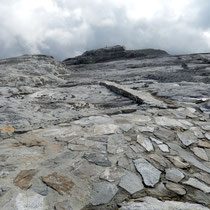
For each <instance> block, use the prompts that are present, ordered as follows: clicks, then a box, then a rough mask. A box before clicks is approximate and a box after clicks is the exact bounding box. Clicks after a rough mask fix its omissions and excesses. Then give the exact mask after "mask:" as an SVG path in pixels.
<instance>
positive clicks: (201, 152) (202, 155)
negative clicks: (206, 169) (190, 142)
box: [192, 147, 209, 161]
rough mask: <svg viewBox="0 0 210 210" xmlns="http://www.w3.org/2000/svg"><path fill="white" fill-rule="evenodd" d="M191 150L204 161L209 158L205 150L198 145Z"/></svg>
mask: <svg viewBox="0 0 210 210" xmlns="http://www.w3.org/2000/svg"><path fill="white" fill-rule="evenodd" d="M192 151H193V152H194V154H195V155H196V156H197V157H199V158H201V159H202V160H205V161H208V160H209V158H208V156H207V154H206V151H205V150H204V149H202V148H199V147H193V148H192Z"/></svg>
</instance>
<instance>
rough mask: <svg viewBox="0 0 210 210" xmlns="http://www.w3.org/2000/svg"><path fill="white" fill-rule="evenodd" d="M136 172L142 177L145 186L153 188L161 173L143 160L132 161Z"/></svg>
mask: <svg viewBox="0 0 210 210" xmlns="http://www.w3.org/2000/svg"><path fill="white" fill-rule="evenodd" d="M134 164H135V167H136V169H137V171H138V172H139V173H140V174H141V175H142V177H143V181H144V183H145V185H147V186H151V187H154V185H155V184H157V183H158V182H159V179H160V174H161V172H160V171H159V170H158V169H156V168H155V167H154V166H153V165H152V164H150V163H149V162H148V161H147V160H145V159H144V158H140V159H136V160H134Z"/></svg>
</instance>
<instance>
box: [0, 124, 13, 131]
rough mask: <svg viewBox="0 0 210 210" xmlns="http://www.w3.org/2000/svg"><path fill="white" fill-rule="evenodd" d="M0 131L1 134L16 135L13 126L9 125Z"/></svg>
mask: <svg viewBox="0 0 210 210" xmlns="http://www.w3.org/2000/svg"><path fill="white" fill-rule="evenodd" d="M0 131H1V133H14V132H15V129H14V128H13V127H12V126H10V125H7V126H4V127H3V128H0Z"/></svg>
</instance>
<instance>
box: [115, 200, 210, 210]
mask: <svg viewBox="0 0 210 210" xmlns="http://www.w3.org/2000/svg"><path fill="white" fill-rule="evenodd" d="M192 209H193V210H208V209H209V208H207V207H204V206H203V205H200V204H192V203H187V202H177V201H160V200H158V199H157V198H153V197H144V198H142V199H141V200H139V202H137V201H135V202H134V201H130V202H128V203H126V202H124V203H122V204H121V208H120V209H119V210H192Z"/></svg>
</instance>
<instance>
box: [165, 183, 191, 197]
mask: <svg viewBox="0 0 210 210" xmlns="http://www.w3.org/2000/svg"><path fill="white" fill-rule="evenodd" d="M166 188H167V189H169V190H171V191H173V192H175V193H176V194H178V195H185V194H186V193H187V192H186V190H185V188H184V187H183V186H182V185H180V184H175V183H173V182H167V183H166Z"/></svg>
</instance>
